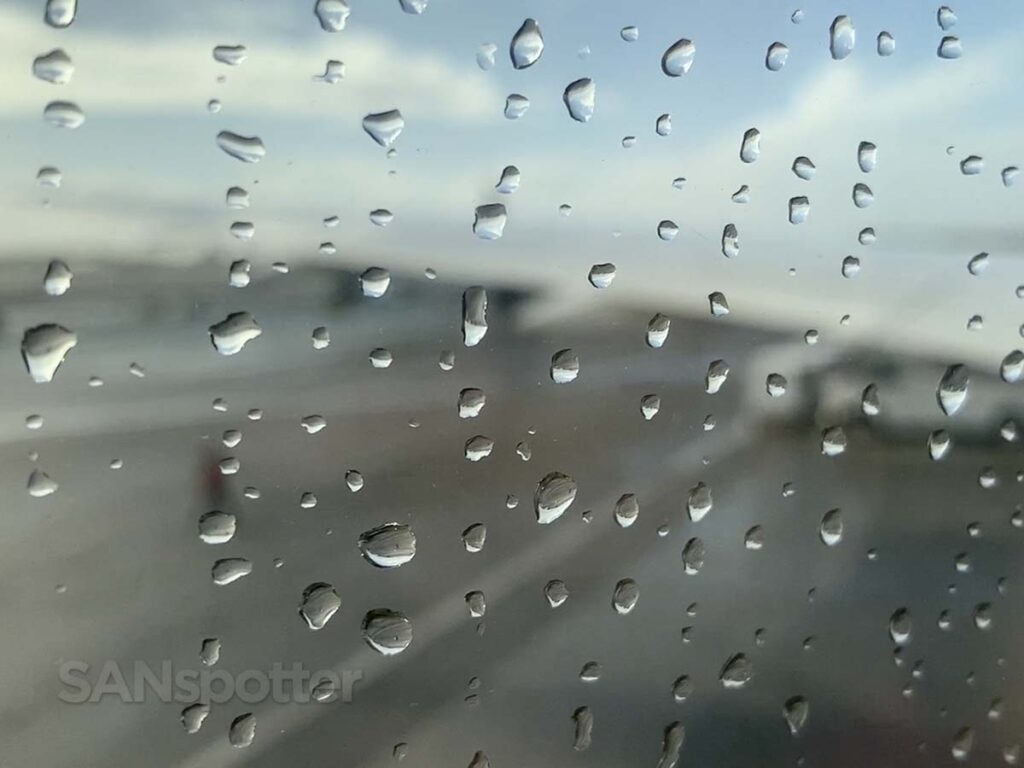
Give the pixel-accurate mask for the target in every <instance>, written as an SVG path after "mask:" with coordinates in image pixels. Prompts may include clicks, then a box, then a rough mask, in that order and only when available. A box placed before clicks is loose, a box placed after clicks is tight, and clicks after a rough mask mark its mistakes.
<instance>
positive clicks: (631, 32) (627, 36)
mask: <svg viewBox="0 0 1024 768" xmlns="http://www.w3.org/2000/svg"><path fill="white" fill-rule="evenodd" d="M619 37H621V38H622V39H623V40H625V41H626V42H627V43H635V42H636V41H637V40H639V39H640V30H639V29H638V28H637V27H623V28H622V29H620V30H619Z"/></svg>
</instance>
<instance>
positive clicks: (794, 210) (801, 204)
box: [789, 197, 811, 224]
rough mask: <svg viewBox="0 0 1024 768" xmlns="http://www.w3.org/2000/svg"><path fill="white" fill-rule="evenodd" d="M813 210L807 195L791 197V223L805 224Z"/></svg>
mask: <svg viewBox="0 0 1024 768" xmlns="http://www.w3.org/2000/svg"><path fill="white" fill-rule="evenodd" d="M810 212H811V203H810V201H809V200H808V199H807V198H806V197H791V198H790V199H789V223H790V224H803V223H804V222H805V221H807V216H808V215H809V214H810Z"/></svg>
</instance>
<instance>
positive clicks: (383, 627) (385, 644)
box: [362, 608, 412, 656]
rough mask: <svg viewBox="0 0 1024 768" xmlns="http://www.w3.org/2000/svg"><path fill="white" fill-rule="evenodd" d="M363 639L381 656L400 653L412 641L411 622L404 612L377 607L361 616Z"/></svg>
mask: <svg viewBox="0 0 1024 768" xmlns="http://www.w3.org/2000/svg"><path fill="white" fill-rule="evenodd" d="M362 632H363V640H365V641H366V644H367V645H368V646H370V647H371V648H373V650H375V651H377V653H379V654H381V655H382V656H394V655H396V654H399V653H401V652H402V651H404V650H405V649H406V648H408V647H409V644H410V643H412V622H411V621H409V619H408V617H407V616H406V615H405V614H404V613H399V612H398V611H391V610H388V609H386V608H377V609H375V610H372V611H369V612H368V613H367V614H366V616H364V617H363V625H362Z"/></svg>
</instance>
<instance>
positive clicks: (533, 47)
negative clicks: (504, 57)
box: [508, 19, 544, 69]
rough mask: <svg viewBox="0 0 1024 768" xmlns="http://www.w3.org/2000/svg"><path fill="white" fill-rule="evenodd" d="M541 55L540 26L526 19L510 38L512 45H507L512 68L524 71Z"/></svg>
mask: <svg viewBox="0 0 1024 768" xmlns="http://www.w3.org/2000/svg"><path fill="white" fill-rule="evenodd" d="M542 53H544V36H543V35H542V34H541V31H540V26H539V25H538V24H537V22H536V21H534V20H533V19H527V20H526V21H524V22H523V24H522V26H521V27H519V29H518V30H517V31H516V33H515V34H514V35H513V36H512V43H511V44H510V45H509V49H508V54H509V56H510V57H511V59H512V66H513V67H515V68H516V69H526V68H527V67H530V66H532V65H534V64H535V63H536V62H537V59H539V58H540V56H541V54H542Z"/></svg>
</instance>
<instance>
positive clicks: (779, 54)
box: [764, 42, 789, 72]
mask: <svg viewBox="0 0 1024 768" xmlns="http://www.w3.org/2000/svg"><path fill="white" fill-rule="evenodd" d="M788 58H789V47H788V46H786V44H785V43H779V42H775V43H772V44H771V45H769V46H768V52H767V53H766V54H765V57H764V65H765V66H766V67H768V69H769V70H771V71H772V72H778V71H779V70H780V69H782V68H783V67H784V66H786V59H788Z"/></svg>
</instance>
